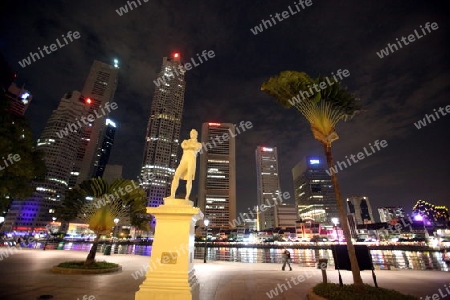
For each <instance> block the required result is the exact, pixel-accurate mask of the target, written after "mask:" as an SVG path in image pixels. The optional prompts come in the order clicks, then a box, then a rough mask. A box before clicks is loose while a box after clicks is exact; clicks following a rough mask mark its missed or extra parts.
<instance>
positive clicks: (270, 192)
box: [255, 146, 282, 230]
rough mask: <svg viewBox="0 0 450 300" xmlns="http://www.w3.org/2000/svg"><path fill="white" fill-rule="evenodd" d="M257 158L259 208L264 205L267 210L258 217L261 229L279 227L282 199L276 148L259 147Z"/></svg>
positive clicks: (257, 148)
mask: <svg viewBox="0 0 450 300" xmlns="http://www.w3.org/2000/svg"><path fill="white" fill-rule="evenodd" d="M255 157H256V193H257V194H258V207H259V208H261V205H264V206H265V208H266V210H265V211H262V210H261V212H260V214H259V216H258V223H259V229H260V230H264V229H269V228H275V227H278V226H279V225H278V217H277V215H278V204H280V203H279V202H280V199H282V197H281V196H280V195H281V189H280V178H279V175H278V154H277V148H276V147H273V148H271V147H262V146H258V147H256V150H255Z"/></svg>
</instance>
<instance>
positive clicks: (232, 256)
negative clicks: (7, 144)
mask: <svg viewBox="0 0 450 300" xmlns="http://www.w3.org/2000/svg"><path fill="white" fill-rule="evenodd" d="M91 245H92V244H89V243H71V242H66V243H65V245H64V250H76V251H86V252H87V251H89V249H90V248H91ZM105 247H106V245H105V244H100V245H99V247H98V252H101V253H103V251H104V249H105ZM288 250H289V251H290V252H291V259H292V262H293V263H294V264H296V265H299V266H304V267H307V266H309V267H314V266H316V264H317V260H318V259H319V258H328V264H329V265H330V266H334V261H333V255H332V252H331V249H289V248H288ZM151 251H152V246H148V245H117V244H113V245H112V251H111V254H130V255H144V256H150V254H151ZM204 251H205V250H204V247H196V248H195V253H194V257H195V258H196V259H203V256H204V253H205V252H204ZM281 251H282V250H281V249H271V248H265V249H260V248H232V247H214V248H207V260H220V261H229V262H245V263H256V262H258V263H280V262H281ZM370 254H371V255H372V261H373V263H374V265H375V266H376V267H379V268H380V269H392V268H398V269H413V270H440V271H450V269H449V267H448V266H447V264H446V263H445V262H444V261H443V259H442V252H438V251H403V250H370Z"/></svg>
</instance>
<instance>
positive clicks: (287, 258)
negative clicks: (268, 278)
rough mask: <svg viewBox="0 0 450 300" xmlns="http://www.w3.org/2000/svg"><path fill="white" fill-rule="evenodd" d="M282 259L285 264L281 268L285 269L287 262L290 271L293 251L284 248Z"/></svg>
mask: <svg viewBox="0 0 450 300" xmlns="http://www.w3.org/2000/svg"><path fill="white" fill-rule="evenodd" d="M281 261H282V262H283V266H282V267H281V270H283V271H284V268H285V267H286V264H287V265H288V266H289V271H292V267H291V252H289V251H288V250H287V249H283V253H282V255H281Z"/></svg>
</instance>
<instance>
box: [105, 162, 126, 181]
mask: <svg viewBox="0 0 450 300" xmlns="http://www.w3.org/2000/svg"><path fill="white" fill-rule="evenodd" d="M122 169H123V166H122V165H110V164H108V165H106V167H105V172H103V179H104V180H105V181H106V182H108V183H111V182H113V181H114V180H115V179H117V178H123V176H122Z"/></svg>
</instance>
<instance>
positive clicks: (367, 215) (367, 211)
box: [347, 196, 375, 225]
mask: <svg viewBox="0 0 450 300" xmlns="http://www.w3.org/2000/svg"><path fill="white" fill-rule="evenodd" d="M347 209H348V213H349V214H354V215H355V220H356V224H357V225H359V224H370V223H375V219H374V218H373V215H372V206H371V205H370V202H369V198H368V197H364V196H352V197H349V198H347Z"/></svg>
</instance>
